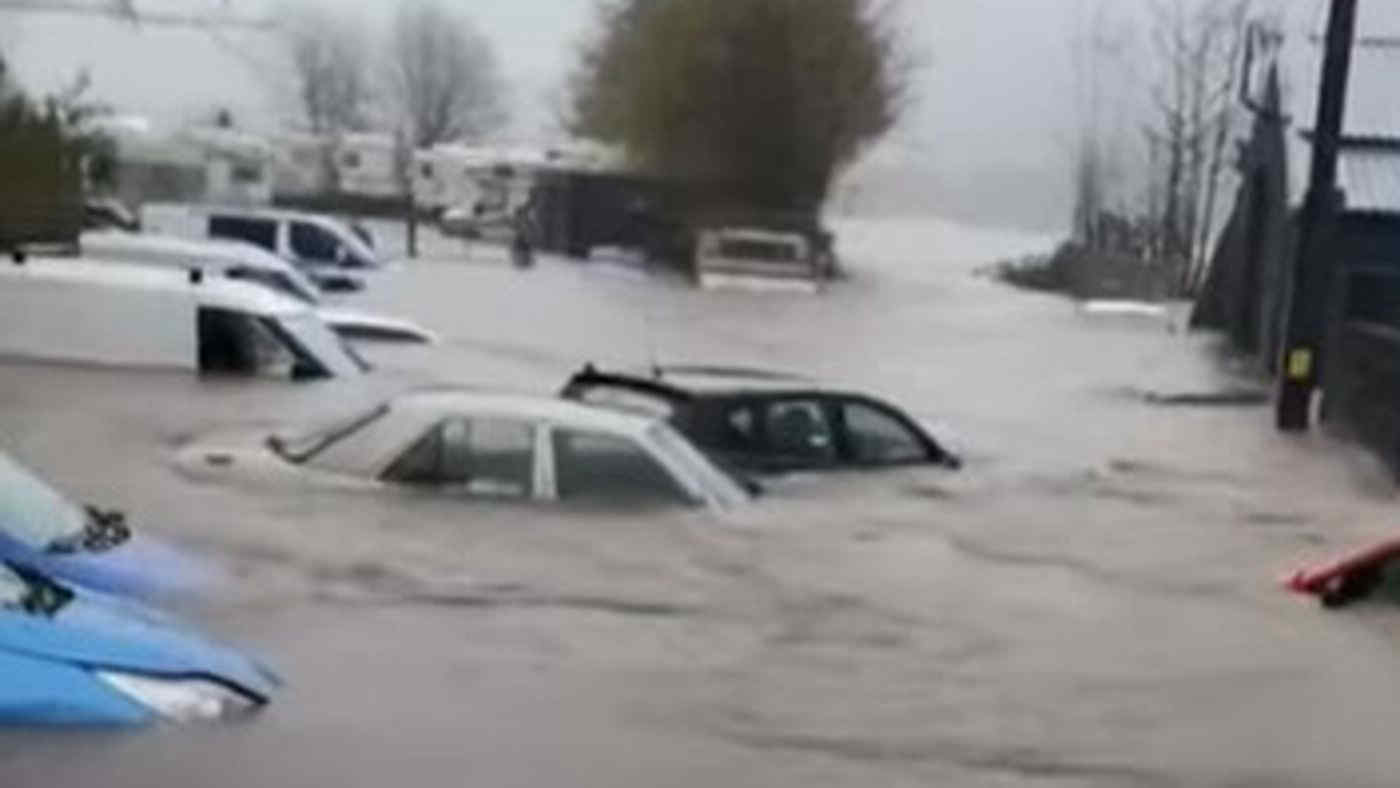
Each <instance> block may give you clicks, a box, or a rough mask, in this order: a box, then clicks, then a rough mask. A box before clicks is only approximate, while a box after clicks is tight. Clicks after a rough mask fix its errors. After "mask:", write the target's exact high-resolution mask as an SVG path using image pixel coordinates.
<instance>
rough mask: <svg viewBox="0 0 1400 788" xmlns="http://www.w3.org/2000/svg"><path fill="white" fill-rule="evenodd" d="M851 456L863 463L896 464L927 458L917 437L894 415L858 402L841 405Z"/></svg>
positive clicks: (855, 460)
mask: <svg viewBox="0 0 1400 788" xmlns="http://www.w3.org/2000/svg"><path fill="white" fill-rule="evenodd" d="M841 415H842V417H843V421H844V422H845V425H846V444H847V446H848V447H849V451H850V454H851V460H852V461H853V462H856V463H858V464H862V465H895V464H899V463H909V462H920V461H922V460H926V459H928V453H927V452H926V451H925V450H924V446H923V443H922V442H921V441H920V440H919V437H918V436H917V435H915V434H914V432H913V431H912V430H911V429H910V428H909V427H908V425H906V424H905V423H903V422H902V421H900V420H899V419H898V418H896V417H895V416H894V415H892V414H890V413H887V412H885V411H883V410H881V409H879V408H876V407H873V406H871V405H868V404H865V403H861V402H846V403H844V404H843V405H842V407H841Z"/></svg>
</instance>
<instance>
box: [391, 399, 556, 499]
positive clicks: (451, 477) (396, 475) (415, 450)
mask: <svg viewBox="0 0 1400 788" xmlns="http://www.w3.org/2000/svg"><path fill="white" fill-rule="evenodd" d="M534 443H535V428H534V426H533V425H532V424H529V423H527V422H523V421H515V420H511V419H490V418H477V419H448V420H447V421H444V422H442V423H441V424H439V425H438V426H436V427H434V428H433V429H432V430H430V431H429V432H428V434H427V435H424V436H423V437H422V438H420V439H419V440H418V441H417V442H416V443H415V444H414V445H413V446H411V447H410V448H409V449H408V451H406V452H404V453H403V454H402V455H401V456H400V457H399V458H398V459H397V460H395V461H394V463H393V464H392V465H390V466H389V470H388V471H386V472H385V473H384V479H385V480H386V481H392V482H398V483H400V484H416V485H436V486H447V487H456V488H460V489H462V490H464V491H466V492H467V493H468V494H470V495H477V496H483V497H491V498H529V497H531V496H532V495H533V492H534V484H533V480H534V475H535V474H534V469H535V452H534Z"/></svg>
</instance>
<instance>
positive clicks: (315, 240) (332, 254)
mask: <svg viewBox="0 0 1400 788" xmlns="http://www.w3.org/2000/svg"><path fill="white" fill-rule="evenodd" d="M291 247H292V254H295V255H296V256H297V257H299V258H301V259H303V260H313V261H315V262H318V263H331V262H335V259H336V252H337V251H338V250H339V249H340V242H339V241H337V240H336V239H335V236H333V235H331V234H330V233H328V232H326V231H325V230H324V229H322V228H320V227H317V226H316V225H314V224H308V223H307V222H292V231H291Z"/></svg>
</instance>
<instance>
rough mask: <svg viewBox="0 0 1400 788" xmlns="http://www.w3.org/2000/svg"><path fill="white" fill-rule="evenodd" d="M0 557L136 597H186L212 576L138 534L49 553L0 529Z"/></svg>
mask: <svg viewBox="0 0 1400 788" xmlns="http://www.w3.org/2000/svg"><path fill="white" fill-rule="evenodd" d="M0 561H13V562H15V563H17V564H23V565H25V566H31V567H33V568H35V569H37V570H39V571H40V572H42V573H43V574H45V575H47V576H49V577H52V578H55V579H58V580H61V581H65V582H73V583H77V584H79V585H82V586H85V587H87V588H90V589H92V590H94V591H102V592H106V593H113V594H122V595H125V596H133V597H138V598H141V599H155V598H159V597H167V598H174V597H188V596H189V595H191V594H198V593H200V592H201V591H202V590H204V588H205V587H207V586H209V585H211V584H213V583H214V582H215V573H214V572H213V570H211V569H210V568H209V567H206V566H203V565H201V564H200V563H199V562H198V561H196V560H195V559H194V558H192V557H190V556H188V555H185V554H183V553H181V552H179V551H177V550H175V549H174V548H172V547H169V546H167V545H165V544H163V543H161V542H158V541H155V540H153V539H150V538H147V537H145V536H143V535H141V534H136V535H134V536H132V537H131V539H130V540H129V541H127V542H125V543H123V544H120V545H118V546H116V547H114V548H112V549H111V550H107V551H105V552H101V553H85V552H77V553H50V552H47V551H45V550H43V549H37V548H34V547H31V546H29V545H28V544H25V543H24V542H22V541H20V540H19V539H17V538H15V537H14V536H12V535H10V534H7V533H5V532H4V531H3V530H0Z"/></svg>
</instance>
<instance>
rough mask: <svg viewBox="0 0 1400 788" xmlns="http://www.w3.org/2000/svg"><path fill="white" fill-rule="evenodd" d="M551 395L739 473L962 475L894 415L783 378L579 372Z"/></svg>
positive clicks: (721, 370)
mask: <svg viewBox="0 0 1400 788" xmlns="http://www.w3.org/2000/svg"><path fill="white" fill-rule="evenodd" d="M560 395H561V396H563V397H565V398H567V399H574V400H578V401H581V402H586V403H589V404H593V405H599V406H603V407H612V408H619V409H625V410H634V411H642V412H645V413H648V414H652V415H657V416H662V417H664V418H667V419H668V420H669V421H670V422H671V423H672V424H673V425H675V427H676V428H677V429H679V430H680V431H681V432H683V433H685V435H686V436H687V437H689V438H690V439H691V440H692V441H694V442H695V444H696V445H697V446H699V447H700V448H701V449H704V450H705V451H706V452H709V453H710V454H711V455H713V456H714V457H715V458H716V459H718V460H720V461H721V462H723V463H726V464H729V465H732V466H734V467H736V468H738V469H741V470H745V471H755V472H761V473H782V472H786V471H812V470H841V469H869V468H886V467H892V466H906V465H937V466H942V467H945V468H952V469H956V468H960V467H961V466H962V461H961V459H959V458H958V457H957V456H956V455H954V454H953V453H952V452H950V451H948V450H947V449H945V448H944V447H943V446H941V445H939V443H938V441H936V440H934V438H933V437H932V436H930V435H929V434H928V433H927V432H925V431H924V430H923V428H921V427H920V426H919V425H918V424H917V423H916V422H915V421H914V420H913V419H911V418H910V417H909V416H907V415H905V414H904V413H903V412H902V411H900V410H899V409H898V408H895V407H893V406H891V405H889V404H887V403H884V402H881V401H880V400H878V399H875V398H873V397H870V396H867V395H864V394H859V393H853V392H848V391H840V390H834V389H830V388H827V387H824V386H819V385H817V384H816V383H814V382H812V381H810V380H807V379H805V378H801V377H797V376H793V375H786V374H781V373H774V372H767V371H763V370H753V369H740V368H729V367H657V368H655V369H653V370H651V371H650V372H649V373H642V374H632V373H614V372H604V371H600V370H598V369H596V368H594V367H593V366H592V365H589V366H586V367H584V369H583V370H582V371H580V372H579V373H577V374H576V375H574V376H573V377H572V378H571V379H570V380H569V382H568V384H567V385H565V386H564V389H563V391H561V392H560Z"/></svg>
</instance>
